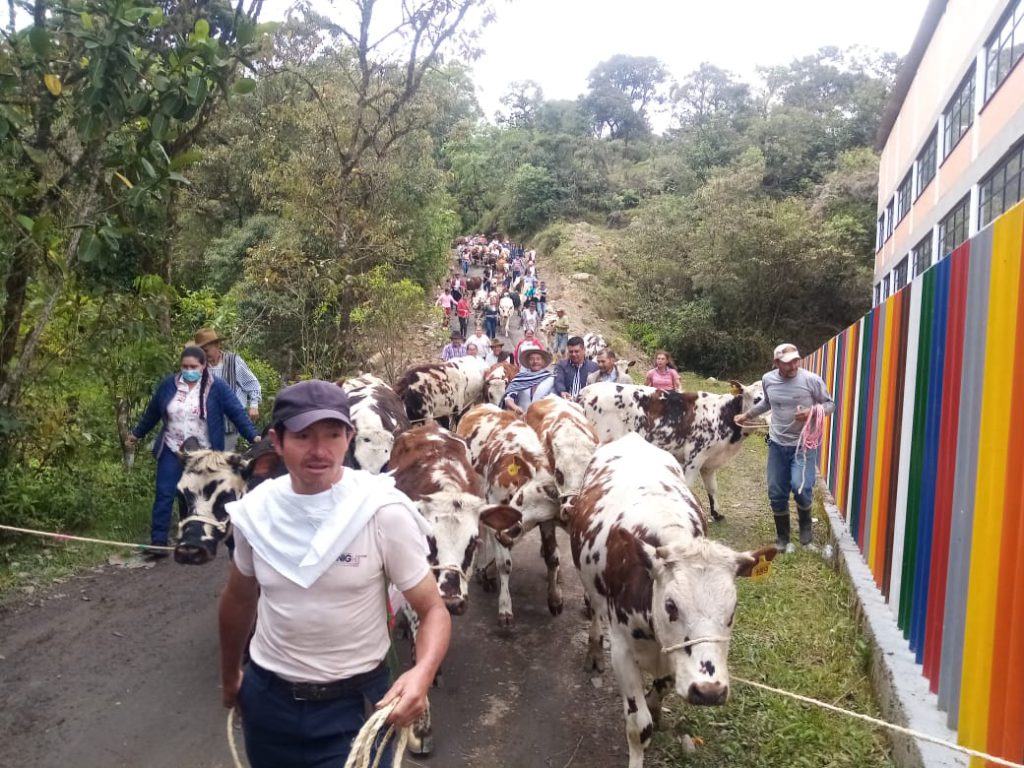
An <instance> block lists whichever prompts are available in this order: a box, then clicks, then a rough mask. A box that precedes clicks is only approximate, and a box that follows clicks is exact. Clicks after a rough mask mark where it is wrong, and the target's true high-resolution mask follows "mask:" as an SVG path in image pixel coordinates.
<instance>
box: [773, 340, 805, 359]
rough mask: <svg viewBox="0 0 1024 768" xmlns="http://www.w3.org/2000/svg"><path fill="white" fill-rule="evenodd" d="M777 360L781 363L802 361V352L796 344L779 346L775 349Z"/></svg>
mask: <svg viewBox="0 0 1024 768" xmlns="http://www.w3.org/2000/svg"><path fill="white" fill-rule="evenodd" d="M775 359H776V360H778V361H779V362H780V363H791V362H793V361H794V360H799V359H800V351H799V350H798V349H797V348H796V345H795V344H779V346H777V347H776V348H775Z"/></svg>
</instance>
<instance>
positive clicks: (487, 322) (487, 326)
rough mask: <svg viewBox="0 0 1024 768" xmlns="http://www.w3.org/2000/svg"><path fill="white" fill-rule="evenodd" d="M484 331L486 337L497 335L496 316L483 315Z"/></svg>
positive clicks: (491, 337)
mask: <svg viewBox="0 0 1024 768" xmlns="http://www.w3.org/2000/svg"><path fill="white" fill-rule="evenodd" d="M484 333H486V334H487V338H489V339H493V338H494V337H495V336H497V335H498V318H497V317H492V316H491V315H485V316H484Z"/></svg>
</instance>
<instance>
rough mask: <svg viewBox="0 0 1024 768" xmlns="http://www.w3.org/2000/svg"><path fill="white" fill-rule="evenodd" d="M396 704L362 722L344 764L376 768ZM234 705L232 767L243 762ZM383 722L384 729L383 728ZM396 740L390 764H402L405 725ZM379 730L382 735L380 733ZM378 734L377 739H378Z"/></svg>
mask: <svg viewBox="0 0 1024 768" xmlns="http://www.w3.org/2000/svg"><path fill="white" fill-rule="evenodd" d="M396 706H398V699H395V700H394V701H392V702H391V703H390V704H388V705H387V706H386V707H383V708H382V709H378V710H377V711H376V712H374V713H373V714H372V715H371V716H370V719H369V720H367V721H366V722H365V723H363V727H362V728H360V729H359V733H358V734H356V737H355V738H354V739H353V740H352V748H351V749H350V750H349V753H348V760H346V761H345V768H380V761H381V760H382V759H383V757H384V752H385V750H386V748H387V745H388V742H389V741H390V740H391V738H392V737H393V736H394V735H395V730H396V729H395V726H394V725H388V723H387V719H388V715H390V714H391V712H392V711H393V710H394V709H395V707H396ZM235 719H236V716H235V708H234V707H232V708H231V711H230V712H228V724H227V731H228V748H229V749H230V750H231V759H232V760H233V761H234V764H235V768H245V763H243V762H242V758H241V757H240V756H239V754H238V744H237V743H236V741H235ZM385 726H386V730H385ZM397 730H398V740H397V741H396V742H395V756H394V761H393V762H392V764H391V765H392V768H402V757H403V756H404V755H405V747H406V745H407V744H408V743H409V729H408V728H399V729H397ZM381 731H383V732H384V735H383V736H381ZM378 737H380V738H379V741H378Z"/></svg>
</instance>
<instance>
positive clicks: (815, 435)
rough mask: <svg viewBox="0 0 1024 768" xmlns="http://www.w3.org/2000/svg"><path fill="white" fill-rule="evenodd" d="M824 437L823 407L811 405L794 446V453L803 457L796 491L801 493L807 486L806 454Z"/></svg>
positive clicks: (819, 443)
mask: <svg viewBox="0 0 1024 768" xmlns="http://www.w3.org/2000/svg"><path fill="white" fill-rule="evenodd" d="M824 439H825V407H824V406H823V405H821V404H820V403H816V404H814V405H812V406H811V410H810V412H808V414H807V420H806V421H805V422H804V428H803V429H801V430H800V441H799V442H798V443H797V446H796V455H797V456H798V457H801V458H803V469H802V470H801V472H800V489H799V490H798V491H797V493H803V492H804V488H805V487H806V486H807V454H809V453H811V452H812V451H816V450H818V448H820V447H821V444H822V442H823V441H824Z"/></svg>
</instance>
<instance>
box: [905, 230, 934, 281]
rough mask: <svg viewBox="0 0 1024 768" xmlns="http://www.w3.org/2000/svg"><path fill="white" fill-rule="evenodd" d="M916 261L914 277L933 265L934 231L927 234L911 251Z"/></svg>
mask: <svg viewBox="0 0 1024 768" xmlns="http://www.w3.org/2000/svg"><path fill="white" fill-rule="evenodd" d="M910 255H911V258H912V259H913V261H914V277H917V276H918V275H920V274H921V273H922V272H924V271H925V270H926V269H928V267H930V266H931V265H932V233H931V232H929V233H928V234H927V235H925V237H924V239H923V240H922V241H921V242H919V243H918V244H917V245H915V246H914V249H913V250H912V251H911V252H910Z"/></svg>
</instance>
